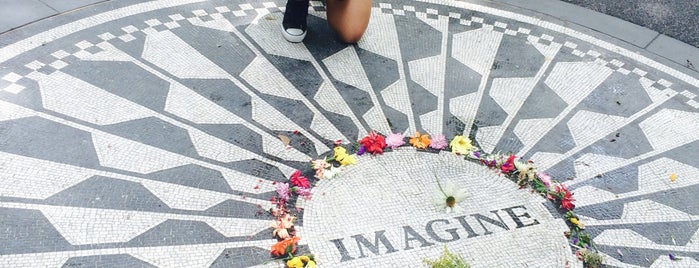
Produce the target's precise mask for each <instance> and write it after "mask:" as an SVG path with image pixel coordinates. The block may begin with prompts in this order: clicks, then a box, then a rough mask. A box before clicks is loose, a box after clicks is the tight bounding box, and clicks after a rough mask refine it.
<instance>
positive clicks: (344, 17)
mask: <svg viewBox="0 0 699 268" xmlns="http://www.w3.org/2000/svg"><path fill="white" fill-rule="evenodd" d="M327 9H328V24H329V25H330V28H332V29H333V30H335V32H337V34H338V35H339V36H340V39H342V41H344V42H347V43H356V42H357V41H359V39H361V38H362V35H364V31H366V27H367V26H368V25H369V17H370V16H371V0H327Z"/></svg>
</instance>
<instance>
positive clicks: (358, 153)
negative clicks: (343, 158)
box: [357, 146, 366, 155]
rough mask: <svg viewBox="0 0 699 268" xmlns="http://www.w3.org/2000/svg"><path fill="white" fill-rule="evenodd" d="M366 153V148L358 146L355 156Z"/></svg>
mask: <svg viewBox="0 0 699 268" xmlns="http://www.w3.org/2000/svg"><path fill="white" fill-rule="evenodd" d="M365 152H366V148H364V146H359V150H357V155H363V154H364V153H365Z"/></svg>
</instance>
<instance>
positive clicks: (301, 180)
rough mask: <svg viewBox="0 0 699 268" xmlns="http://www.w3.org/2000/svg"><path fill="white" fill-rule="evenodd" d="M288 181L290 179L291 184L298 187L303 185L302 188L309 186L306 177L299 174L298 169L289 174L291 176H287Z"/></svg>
mask: <svg viewBox="0 0 699 268" xmlns="http://www.w3.org/2000/svg"><path fill="white" fill-rule="evenodd" d="M289 181H291V185H293V186H298V187H303V188H308V187H310V186H311V185H310V183H309V182H308V179H306V177H304V176H303V175H301V171H300V170H296V171H295V172H294V173H293V174H291V178H289Z"/></svg>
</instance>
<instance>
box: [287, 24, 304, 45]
mask: <svg viewBox="0 0 699 268" xmlns="http://www.w3.org/2000/svg"><path fill="white" fill-rule="evenodd" d="M282 35H283V36H284V39H286V41H289V42H291V43H301V41H303V39H304V38H306V32H303V34H300V35H293V34H290V33H289V32H287V31H286V29H284V26H282Z"/></svg>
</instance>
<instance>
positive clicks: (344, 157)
mask: <svg viewBox="0 0 699 268" xmlns="http://www.w3.org/2000/svg"><path fill="white" fill-rule="evenodd" d="M333 150H334V151H335V161H337V162H340V165H342V166H346V165H351V164H355V163H357V158H355V157H354V155H350V154H347V150H346V149H345V148H344V147H340V146H337V147H335V149H333Z"/></svg>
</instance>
